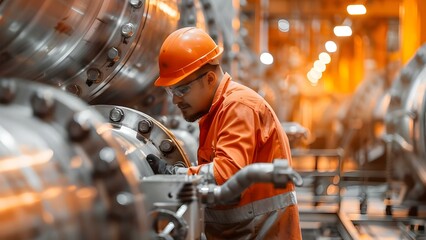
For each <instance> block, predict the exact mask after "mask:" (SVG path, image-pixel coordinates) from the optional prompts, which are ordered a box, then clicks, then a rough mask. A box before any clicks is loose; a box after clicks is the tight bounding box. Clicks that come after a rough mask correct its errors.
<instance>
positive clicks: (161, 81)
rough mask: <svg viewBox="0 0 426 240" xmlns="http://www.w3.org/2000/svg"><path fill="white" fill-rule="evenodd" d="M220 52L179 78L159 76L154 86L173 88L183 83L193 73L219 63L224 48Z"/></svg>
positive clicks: (220, 48) (219, 48)
mask: <svg viewBox="0 0 426 240" xmlns="http://www.w3.org/2000/svg"><path fill="white" fill-rule="evenodd" d="M218 50H219V51H218V52H217V54H216V55H215V56H213V57H212V58H211V59H210V60H209V61H208V62H205V63H203V64H200V66H199V67H197V68H194V69H191V70H190V71H187V72H185V73H181V74H179V76H177V77H176V76H170V77H167V76H161V75H160V76H159V77H158V78H157V80H155V82H154V85H155V86H157V87H169V86H173V85H175V84H177V83H178V82H180V81H182V79H184V78H186V77H187V76H189V75H191V74H192V73H194V72H195V71H197V70H198V69H200V68H201V67H202V66H204V65H205V64H208V63H217V62H218V61H216V60H217V59H219V58H220V57H221V55H222V53H223V48H222V47H218Z"/></svg>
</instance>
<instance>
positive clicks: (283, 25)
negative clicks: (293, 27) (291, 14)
mask: <svg viewBox="0 0 426 240" xmlns="http://www.w3.org/2000/svg"><path fill="white" fill-rule="evenodd" d="M278 29H279V30H280V31H281V32H288V31H289V30H290V23H289V21H287V20H285V19H280V20H278Z"/></svg>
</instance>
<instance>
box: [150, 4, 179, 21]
mask: <svg viewBox="0 0 426 240" xmlns="http://www.w3.org/2000/svg"><path fill="white" fill-rule="evenodd" d="M152 4H153V5H155V6H156V7H157V8H158V9H160V11H162V12H164V13H165V14H167V15H169V16H170V17H172V18H176V17H178V16H179V14H178V10H177V9H174V8H172V7H170V5H169V4H166V3H164V2H154V3H152Z"/></svg>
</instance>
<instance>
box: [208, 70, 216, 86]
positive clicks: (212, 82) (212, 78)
mask: <svg viewBox="0 0 426 240" xmlns="http://www.w3.org/2000/svg"><path fill="white" fill-rule="evenodd" d="M207 82H208V84H209V86H214V85H215V83H216V82H217V75H216V74H215V73H214V72H213V71H210V72H208V73H207Z"/></svg>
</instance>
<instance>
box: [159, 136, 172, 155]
mask: <svg viewBox="0 0 426 240" xmlns="http://www.w3.org/2000/svg"><path fill="white" fill-rule="evenodd" d="M174 147H175V145H174V143H173V142H172V140H170V139H164V140H163V141H161V143H160V151H161V152H163V153H171V152H172V151H173V150H174Z"/></svg>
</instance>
